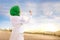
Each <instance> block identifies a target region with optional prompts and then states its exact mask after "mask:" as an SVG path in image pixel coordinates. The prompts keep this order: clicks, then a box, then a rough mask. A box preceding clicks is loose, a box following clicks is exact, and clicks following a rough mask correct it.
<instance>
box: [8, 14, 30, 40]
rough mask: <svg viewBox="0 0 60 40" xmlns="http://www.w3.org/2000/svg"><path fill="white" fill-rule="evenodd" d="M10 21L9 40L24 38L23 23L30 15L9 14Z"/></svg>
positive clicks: (22, 39) (27, 20) (21, 39)
mask: <svg viewBox="0 0 60 40" xmlns="http://www.w3.org/2000/svg"><path fill="white" fill-rule="evenodd" d="M10 20H11V23H12V26H13V28H12V33H11V36H10V39H9V40H24V34H23V33H24V27H23V26H22V25H23V24H26V23H28V22H29V20H30V16H29V17H28V16H24V15H21V16H10Z"/></svg>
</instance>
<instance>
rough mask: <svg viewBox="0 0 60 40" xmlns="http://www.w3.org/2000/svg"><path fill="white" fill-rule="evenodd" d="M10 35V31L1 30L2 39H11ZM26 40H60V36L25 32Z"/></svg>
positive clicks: (0, 39)
mask: <svg viewBox="0 0 60 40" xmlns="http://www.w3.org/2000/svg"><path fill="white" fill-rule="evenodd" d="M9 37H10V32H8V31H0V40H9ZM24 40H60V37H57V36H50V35H41V34H28V33H25V34H24Z"/></svg>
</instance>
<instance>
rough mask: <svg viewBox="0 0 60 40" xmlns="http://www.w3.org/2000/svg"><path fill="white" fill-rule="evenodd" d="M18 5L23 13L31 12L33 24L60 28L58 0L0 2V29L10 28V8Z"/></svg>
mask: <svg viewBox="0 0 60 40" xmlns="http://www.w3.org/2000/svg"><path fill="white" fill-rule="evenodd" d="M14 5H19V6H20V8H21V11H22V12H23V13H28V11H29V10H32V13H33V16H32V20H33V21H34V22H33V24H36V25H40V23H53V24H57V25H58V28H60V27H59V26H60V25H59V24H60V21H59V20H60V0H0V28H8V27H11V24H10V17H9V16H10V15H9V11H10V8H11V7H12V6H14Z"/></svg>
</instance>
